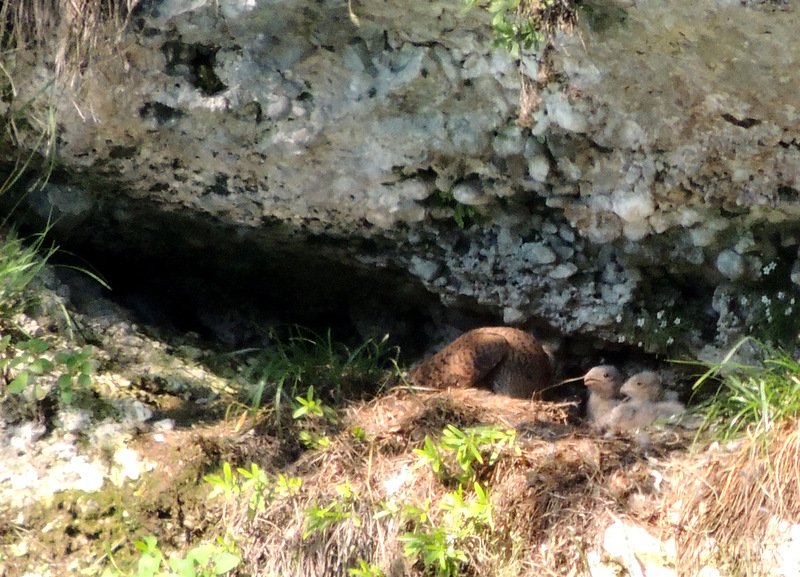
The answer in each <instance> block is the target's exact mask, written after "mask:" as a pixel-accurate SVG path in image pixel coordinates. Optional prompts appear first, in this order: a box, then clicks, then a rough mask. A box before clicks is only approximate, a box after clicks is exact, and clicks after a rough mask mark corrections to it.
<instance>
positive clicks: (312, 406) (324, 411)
mask: <svg viewBox="0 0 800 577" xmlns="http://www.w3.org/2000/svg"><path fill="white" fill-rule="evenodd" d="M295 400H296V401H297V403H298V405H299V406H298V407H297V408H296V409H295V410H294V412H293V413H292V418H294V419H302V418H304V417H306V418H307V417H319V418H321V419H328V420H329V421H334V420H335V419H336V412H335V411H334V410H333V409H332V408H330V407H328V406H326V405H324V404H323V403H322V402H321V401H320V400H319V399H318V398H316V397H315V396H314V387H313V386H310V387H308V390H307V391H306V396H305V397H295Z"/></svg>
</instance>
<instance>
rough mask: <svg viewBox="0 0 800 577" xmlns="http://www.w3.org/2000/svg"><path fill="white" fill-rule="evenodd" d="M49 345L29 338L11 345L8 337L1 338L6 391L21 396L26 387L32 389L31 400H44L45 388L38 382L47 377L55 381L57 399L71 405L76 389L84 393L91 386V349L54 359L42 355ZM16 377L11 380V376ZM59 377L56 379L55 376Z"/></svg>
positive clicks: (0, 358)
mask: <svg viewBox="0 0 800 577" xmlns="http://www.w3.org/2000/svg"><path fill="white" fill-rule="evenodd" d="M49 349H50V345H49V344H48V343H47V342H45V341H44V340H42V339H38V338H36V339H28V340H24V341H21V342H18V343H16V344H15V345H13V346H12V345H11V335H6V336H4V337H3V338H2V339H0V372H1V373H2V377H3V378H4V379H5V382H6V385H7V388H6V391H7V392H8V393H10V394H20V393H22V392H23V391H24V390H25V389H26V388H28V387H29V386H32V387H34V397H35V398H36V399H37V400H42V399H44V398H45V397H46V396H47V394H48V388H47V387H46V386H45V384H43V382H41V377H43V376H47V377H48V378H49V379H51V380H55V385H56V390H57V392H58V400H59V402H61V403H63V404H67V405H68V404H70V403H72V401H73V399H74V396H75V392H76V390H86V389H88V388H89V387H90V386H91V384H92V373H93V372H94V365H93V364H92V362H91V360H90V357H91V353H92V347H91V346H88V345H87V346H86V347H83V348H82V349H80V350H78V351H68V350H64V351H60V352H58V353H56V354H55V356H54V357H53V360H50V359H48V358H47V356H45V354H46V353H47V352H48V351H49ZM12 374H14V375H15V376H14V377H13V378H11V375H12ZM56 375H58V376H56Z"/></svg>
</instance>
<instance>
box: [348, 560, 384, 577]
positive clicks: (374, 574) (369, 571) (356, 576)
mask: <svg viewBox="0 0 800 577" xmlns="http://www.w3.org/2000/svg"><path fill="white" fill-rule="evenodd" d="M347 574H348V575H353V577H384V574H383V571H381V570H380V567H378V566H377V565H372V564H369V563H367V562H366V561H364V560H363V559H359V560H358V567H351V568H350V569H348V570H347Z"/></svg>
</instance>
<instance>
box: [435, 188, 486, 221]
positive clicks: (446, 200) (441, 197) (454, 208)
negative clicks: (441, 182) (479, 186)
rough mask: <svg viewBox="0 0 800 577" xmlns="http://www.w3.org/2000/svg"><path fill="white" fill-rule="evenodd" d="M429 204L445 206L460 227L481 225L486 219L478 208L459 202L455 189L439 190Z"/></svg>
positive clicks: (439, 206) (438, 206)
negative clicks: (454, 193) (454, 192)
mask: <svg viewBox="0 0 800 577" xmlns="http://www.w3.org/2000/svg"><path fill="white" fill-rule="evenodd" d="M426 204H427V205H428V206H432V207H437V208H440V209H441V208H444V209H447V210H448V212H451V213H452V216H453V220H454V221H455V223H456V225H457V226H458V228H460V229H465V228H469V227H470V226H472V225H473V224H477V225H480V224H482V223H483V222H484V221H485V219H484V218H483V217H482V215H481V214H480V212H479V211H478V208H477V207H475V206H472V205H469V204H464V203H462V202H458V201H457V200H456V198H455V196H453V191H452V190H448V191H444V190H438V191H436V192H435V193H434V194H432V195H431V196H430V197H429V198H428V199H427V201H426Z"/></svg>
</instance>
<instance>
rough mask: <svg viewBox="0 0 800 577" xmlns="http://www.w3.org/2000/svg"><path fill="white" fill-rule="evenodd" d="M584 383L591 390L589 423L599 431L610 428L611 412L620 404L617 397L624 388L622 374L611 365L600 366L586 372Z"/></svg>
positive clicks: (588, 407)
mask: <svg viewBox="0 0 800 577" xmlns="http://www.w3.org/2000/svg"><path fill="white" fill-rule="evenodd" d="M583 382H584V384H586V388H588V389H589V402H588V404H587V413H588V416H589V422H590V423H591V425H592V426H593V427H595V428H598V429H600V428H603V427H606V426H608V424H609V415H610V414H611V411H612V410H613V409H614V407H616V406H617V405H619V403H620V401H619V400H618V399H617V397H618V396H619V392H620V387H621V386H622V373H620V372H619V371H618V370H617V368H616V367H613V366H611V365H599V366H597V367H592V368H591V369H589V370H588V371H587V372H586V374H585V375H584V376H583Z"/></svg>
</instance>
